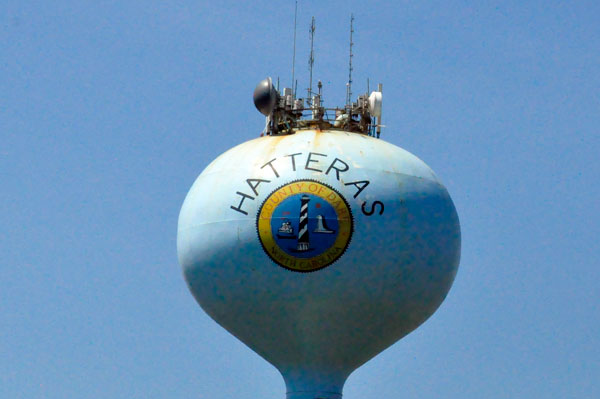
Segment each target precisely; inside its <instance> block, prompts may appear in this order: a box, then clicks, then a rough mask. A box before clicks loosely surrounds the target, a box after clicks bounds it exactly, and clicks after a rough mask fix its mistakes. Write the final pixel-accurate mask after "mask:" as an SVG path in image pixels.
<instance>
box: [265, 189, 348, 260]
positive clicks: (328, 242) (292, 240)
mask: <svg viewBox="0 0 600 399" xmlns="http://www.w3.org/2000/svg"><path fill="white" fill-rule="evenodd" d="M303 195H308V196H309V197H310V201H309V202H308V234H309V245H310V249H309V250H308V251H298V250H297V249H296V248H297V243H298V224H299V222H300V204H301V198H302V196H303ZM318 215H321V216H322V218H323V221H324V226H326V229H327V230H330V231H333V232H332V233H323V232H316V231H315V230H317V228H318V227H319V226H318V224H319V223H318V218H317V216H318ZM284 222H289V223H290V224H291V227H292V229H293V234H291V235H290V234H282V233H278V231H279V228H280V227H281V226H282V224H283V223H284ZM338 227H339V224H338V219H337V213H336V212H335V209H334V208H333V206H331V204H329V203H328V202H327V201H326V200H325V199H323V198H321V197H319V196H316V195H313V194H307V193H298V194H295V195H292V196H290V197H288V198H286V199H285V200H283V201H282V202H281V203H280V204H279V205H278V206H277V207H276V208H275V210H274V211H273V215H272V216H271V231H272V233H273V238H274V240H275V242H276V243H277V245H278V246H279V248H281V250H282V251H284V252H285V253H287V254H288V255H290V256H293V257H296V258H312V257H314V256H319V255H321V254H322V253H323V252H325V251H327V250H328V249H329V248H331V246H332V245H333V244H334V243H335V239H336V237H337V235H338V232H339V228H338ZM282 236H283V237H286V238H282Z"/></svg>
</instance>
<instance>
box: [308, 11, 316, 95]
mask: <svg viewBox="0 0 600 399" xmlns="http://www.w3.org/2000/svg"><path fill="white" fill-rule="evenodd" d="M308 32H309V33H310V57H309V58H308V69H309V70H310V78H309V83H308V100H309V101H310V99H311V96H312V75H313V65H314V64H315V53H314V46H313V45H314V41H315V17H312V22H311V24H310V30H309V31H308Z"/></svg>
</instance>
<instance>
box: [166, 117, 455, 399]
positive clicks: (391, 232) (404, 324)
mask: <svg viewBox="0 0 600 399" xmlns="http://www.w3.org/2000/svg"><path fill="white" fill-rule="evenodd" d="M177 247H178V255H179V261H180V263H181V266H182V268H183V273H184V276H185V279H186V281H187V284H188V286H189V289H190V291H191V292H192V294H193V295H194V297H195V298H196V300H197V301H198V303H199V304H200V305H201V307H202V308H203V309H204V310H205V311H206V313H208V314H209V315H210V316H211V317H212V318H213V319H214V320H215V321H216V322H217V323H219V324H220V325H221V326H223V327H224V328H225V329H227V330H228V331H229V332H230V333H231V334H233V335H234V336H236V337H237V338H238V339H240V340H241V341H242V342H244V343H245V344H246V345H248V346H249V347H250V348H252V349H253V350H254V351H256V352H257V353H258V354H259V355H261V356H262V357H263V358H265V359H266V360H267V361H269V362H270V363H272V364H273V365H274V366H275V367H277V369H279V371H280V372H281V374H282V375H283V377H284V379H285V382H286V386H287V398H288V399H314V398H331V399H333V398H337V399H339V398H341V394H342V387H343V384H344V382H345V380H346V378H347V377H348V376H349V374H350V373H351V372H352V371H353V370H355V369H356V368H357V367H359V366H360V365H361V364H363V363H365V362H366V361H368V360H369V359H371V358H372V357H374V356H375V355H377V354H378V353H379V352H381V351H382V350H384V349H385V348H387V347H389V346H390V345H392V344H393V343H394V342H396V341H397V340H398V339H400V338H402V337H403V336H405V335H406V334H408V333H410V332H411V331H412V330H414V329H415V328H417V327H418V326H419V325H420V324H421V323H423V322H424V321H425V320H426V319H427V318H428V317H429V316H431V315H432V314H433V312H434V311H435V310H436V309H437V308H438V307H439V306H440V304H441V303H442V301H443V300H444V298H445V297H446V295H447V293H448V290H449V289H450V286H451V285H452V282H453V280H454V277H455V275H456V272H457V268H458V264H459V258H460V226H459V221H458V216H457V214H456V210H455V208H454V205H453V203H452V200H451V198H450V196H449V195H448V192H447V190H446V189H445V187H444V186H443V184H442V183H441V182H440V181H439V179H438V178H437V176H436V175H435V174H434V172H433V171H432V170H431V169H430V168H429V167H428V166H427V165H426V164H425V163H423V162H422V161H421V160H420V159H418V158H417V157H415V156H414V155H412V154H410V153H409V152H407V151H405V150H403V149H401V148H399V147H397V146H394V145H392V144H389V143H387V142H385V141H383V140H379V139H375V138H373V137H369V136H366V135H362V134H356V133H349V132H345V131H340V130H324V131H319V130H310V129H306V130H299V131H297V132H296V133H294V134H291V135H281V136H266V137H261V138H258V139H255V140H251V141H248V142H246V143H243V144H241V145H239V146H237V147H235V148H232V149H230V150H229V151H227V152H225V153H224V154H222V155H221V156H219V157H218V158H217V159H216V160H214V161H213V162H212V163H211V164H210V165H209V166H208V167H207V168H206V169H205V170H204V171H203V172H202V174H201V175H200V176H199V177H198V178H197V180H196V181H195V183H194V184H193V186H192V188H191V189H190V191H189V193H188V195H187V197H186V199H185V202H184V204H183V207H182V209H181V213H180V216H179V225H178V234H177Z"/></svg>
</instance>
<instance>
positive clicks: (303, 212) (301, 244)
mask: <svg viewBox="0 0 600 399" xmlns="http://www.w3.org/2000/svg"><path fill="white" fill-rule="evenodd" d="M300 201H301V202H300V221H299V223H298V247H297V248H296V250H297V251H298V252H304V251H308V250H309V249H310V245H309V242H308V239H309V237H308V201H310V197H309V196H308V195H306V194H305V195H303V196H302V197H301V198H300Z"/></svg>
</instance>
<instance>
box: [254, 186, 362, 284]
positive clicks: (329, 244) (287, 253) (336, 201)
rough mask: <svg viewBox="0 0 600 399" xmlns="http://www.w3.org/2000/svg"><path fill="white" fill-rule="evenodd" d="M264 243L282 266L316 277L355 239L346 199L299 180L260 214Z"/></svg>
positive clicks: (268, 202) (281, 191)
mask: <svg viewBox="0 0 600 399" xmlns="http://www.w3.org/2000/svg"><path fill="white" fill-rule="evenodd" d="M256 224H257V229H258V237H259V239H260V243H261V244H262V246H263V249H264V250H265V252H266V253H267V254H268V255H269V257H270V258H271V259H272V260H273V261H274V262H275V263H277V264H278V265H280V266H282V267H284V268H286V269H289V270H292V271H296V272H313V271H315V270H319V269H322V268H324V267H326V266H329V265H330V264H332V263H333V262H335V261H336V260H337V259H338V258H339V257H340V256H342V254H343V253H344V251H345V250H346V248H347V247H348V244H349V243H350V239H351V238H352V231H353V221H352V213H351V211H350V206H349V205H348V202H347V201H346V199H345V198H344V197H343V196H342V195H341V194H340V193H339V192H337V191H336V190H334V189H333V188H332V187H330V186H328V185H326V184H324V183H320V182H318V181H315V180H296V181H293V182H290V183H288V184H285V185H283V186H281V187H279V188H278V189H276V190H275V191H273V192H272V193H271V194H270V195H269V196H268V197H267V199H266V200H265V201H264V202H263V203H262V205H261V207H260V209H259V210H258V216H257V221H256Z"/></svg>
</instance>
